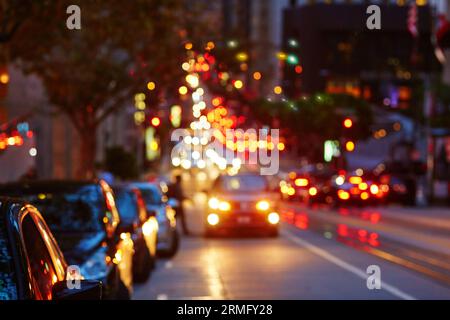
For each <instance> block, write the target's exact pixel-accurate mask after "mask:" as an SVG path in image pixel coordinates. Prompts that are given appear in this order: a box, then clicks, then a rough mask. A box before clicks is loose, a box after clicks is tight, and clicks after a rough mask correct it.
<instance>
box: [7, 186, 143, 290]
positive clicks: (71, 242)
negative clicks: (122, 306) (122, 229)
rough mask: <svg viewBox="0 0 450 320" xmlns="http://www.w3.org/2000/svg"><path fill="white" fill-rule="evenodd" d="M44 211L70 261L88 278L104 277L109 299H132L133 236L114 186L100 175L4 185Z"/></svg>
mask: <svg viewBox="0 0 450 320" xmlns="http://www.w3.org/2000/svg"><path fill="white" fill-rule="evenodd" d="M0 195H14V196H20V197H22V198H24V199H26V201H29V202H30V203H32V204H33V205H34V206H36V207H37V208H38V209H39V210H40V212H42V214H43V215H44V218H45V219H46V221H47V223H48V225H49V227H50V230H51V231H52V232H53V234H54V235H55V238H56V240H57V241H58V243H59V245H60V247H61V249H62V251H63V253H64V255H65V257H66V259H67V261H68V263H69V264H70V265H77V266H79V267H80V270H81V274H82V275H83V276H84V277H85V278H86V279H92V280H100V281H102V283H103V285H104V298H105V299H129V298H130V296H131V291H132V278H133V277H132V269H131V268H132V258H133V250H134V249H133V241H131V239H121V238H120V234H119V233H118V230H117V227H118V225H119V222H120V218H119V213H118V210H117V207H116V204H115V199H114V195H113V192H112V189H111V188H110V187H109V185H108V184H107V183H106V182H104V181H103V180H100V181H36V182H23V183H12V184H5V185H0Z"/></svg>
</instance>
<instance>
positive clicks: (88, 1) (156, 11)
mask: <svg viewBox="0 0 450 320" xmlns="http://www.w3.org/2000/svg"><path fill="white" fill-rule="evenodd" d="M11 2H15V1H13V0H11ZM72 4H77V5H79V6H80V8H81V30H69V29H68V28H67V27H66V19H67V18H68V17H69V15H68V14H67V13H66V8H67V7H68V6H69V5H72ZM28 15H29V18H28V19H27V20H25V21H23V23H21V26H20V28H19V29H18V30H17V31H16V35H15V37H14V38H13V40H12V41H10V43H9V46H10V49H11V57H14V59H15V60H16V62H17V64H18V65H19V66H20V67H21V68H22V69H23V70H24V71H25V72H29V73H36V74H37V75H38V76H39V77H40V78H41V79H42V81H43V84H44V86H45V88H46V90H47V94H48V98H49V101H50V103H51V104H52V105H53V106H54V107H55V108H57V110H58V111H60V112H62V113H64V114H66V115H67V116H68V117H69V119H70V120H71V122H72V123H73V125H74V127H75V128H76V130H77V131H78V133H79V136H80V138H81V150H80V155H81V161H80V168H79V175H80V176H91V175H92V174H93V171H94V161H95V150H96V147H97V138H96V134H95V133H96V130H97V128H98V126H99V125H100V123H101V122H102V121H103V120H105V119H106V118H107V117H108V116H109V115H111V114H112V113H114V112H115V111H116V110H118V109H119V108H122V107H124V106H126V104H127V103H130V104H131V103H133V96H134V95H135V94H136V93H138V92H147V91H146V85H147V82H148V81H153V82H155V84H156V90H154V91H152V92H151V94H150V93H148V99H147V100H146V102H147V107H150V108H151V107H155V105H157V104H158V103H159V102H160V101H161V100H162V99H163V98H164V95H165V94H166V92H167V91H169V90H171V89H172V88H173V87H175V86H176V84H177V83H179V82H180V79H182V72H183V70H182V69H181V68H180V66H181V63H182V59H183V58H185V51H184V46H183V43H184V42H186V41H188V36H189V35H188V32H187V31H186V30H187V29H186V26H188V25H190V24H191V23H193V21H194V19H198V17H196V16H195V13H194V12H190V11H189V10H188V8H187V7H186V1H183V0H151V1H149V0H133V1H123V0H108V1H105V0H103V1H102V0H79V1H73V0H53V1H42V2H40V1H36V2H34V3H33V7H32V8H31V9H30V10H29V13H28ZM189 40H190V39H189Z"/></svg>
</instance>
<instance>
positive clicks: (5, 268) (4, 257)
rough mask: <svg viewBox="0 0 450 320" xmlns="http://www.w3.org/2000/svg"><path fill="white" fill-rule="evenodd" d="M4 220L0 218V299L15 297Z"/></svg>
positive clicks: (15, 290) (12, 298)
mask: <svg viewBox="0 0 450 320" xmlns="http://www.w3.org/2000/svg"><path fill="white" fill-rule="evenodd" d="M5 227H6V226H5V224H4V220H3V219H0V300H15V299H17V288H16V284H15V276H14V272H13V268H12V259H13V258H12V256H11V251H10V248H9V245H8V238H7V235H6V228H5Z"/></svg>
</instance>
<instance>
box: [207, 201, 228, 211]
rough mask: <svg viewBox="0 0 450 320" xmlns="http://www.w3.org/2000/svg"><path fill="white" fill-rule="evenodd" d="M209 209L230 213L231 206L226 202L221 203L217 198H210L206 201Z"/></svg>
mask: <svg viewBox="0 0 450 320" xmlns="http://www.w3.org/2000/svg"><path fill="white" fill-rule="evenodd" d="M208 206H209V208H211V209H213V210H220V211H230V210H231V204H230V203H229V202H227V201H221V200H219V199H217V198H211V199H209V201H208Z"/></svg>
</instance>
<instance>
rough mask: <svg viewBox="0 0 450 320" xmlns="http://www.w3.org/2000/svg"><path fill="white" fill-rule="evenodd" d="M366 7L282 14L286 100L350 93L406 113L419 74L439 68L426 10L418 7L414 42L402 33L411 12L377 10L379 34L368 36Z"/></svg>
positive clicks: (341, 6)
mask: <svg viewBox="0 0 450 320" xmlns="http://www.w3.org/2000/svg"><path fill="white" fill-rule="evenodd" d="M367 6H368V5H367V4H310V5H302V6H293V7H290V8H288V9H286V10H285V11H284V22H283V23H284V25H283V43H284V44H285V48H284V49H285V53H286V54H287V56H288V57H289V56H290V55H292V56H294V59H293V60H291V63H289V60H287V61H286V64H285V67H284V74H283V86H284V89H285V93H286V94H287V95H288V96H290V97H298V96H301V95H303V94H311V93H314V92H316V91H326V92H329V93H349V94H352V95H355V96H360V97H364V98H365V99H367V100H371V101H372V102H375V103H383V104H385V105H386V106H390V107H393V108H408V106H409V101H410V100H411V99H412V96H413V95H414V90H415V89H416V88H418V86H420V84H421V83H422V82H423V77H422V75H423V73H424V72H430V71H431V70H433V69H434V68H437V66H438V63H437V61H436V59H435V56H434V50H433V45H432V43H431V29H432V12H431V7H430V6H420V7H418V30H419V36H418V37H413V36H412V34H411V33H410V32H409V31H408V27H407V26H408V23H407V21H408V14H409V9H410V7H408V6H397V5H380V8H381V30H369V29H368V28H367V26H366V21H367V18H368V17H369V15H368V14H367V13H366V9H367ZM295 58H297V59H298V61H299V62H298V64H297V63H295V62H296V59H295ZM292 62H294V63H292ZM296 66H297V68H295V67H296ZM298 66H300V68H299V67H298Z"/></svg>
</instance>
